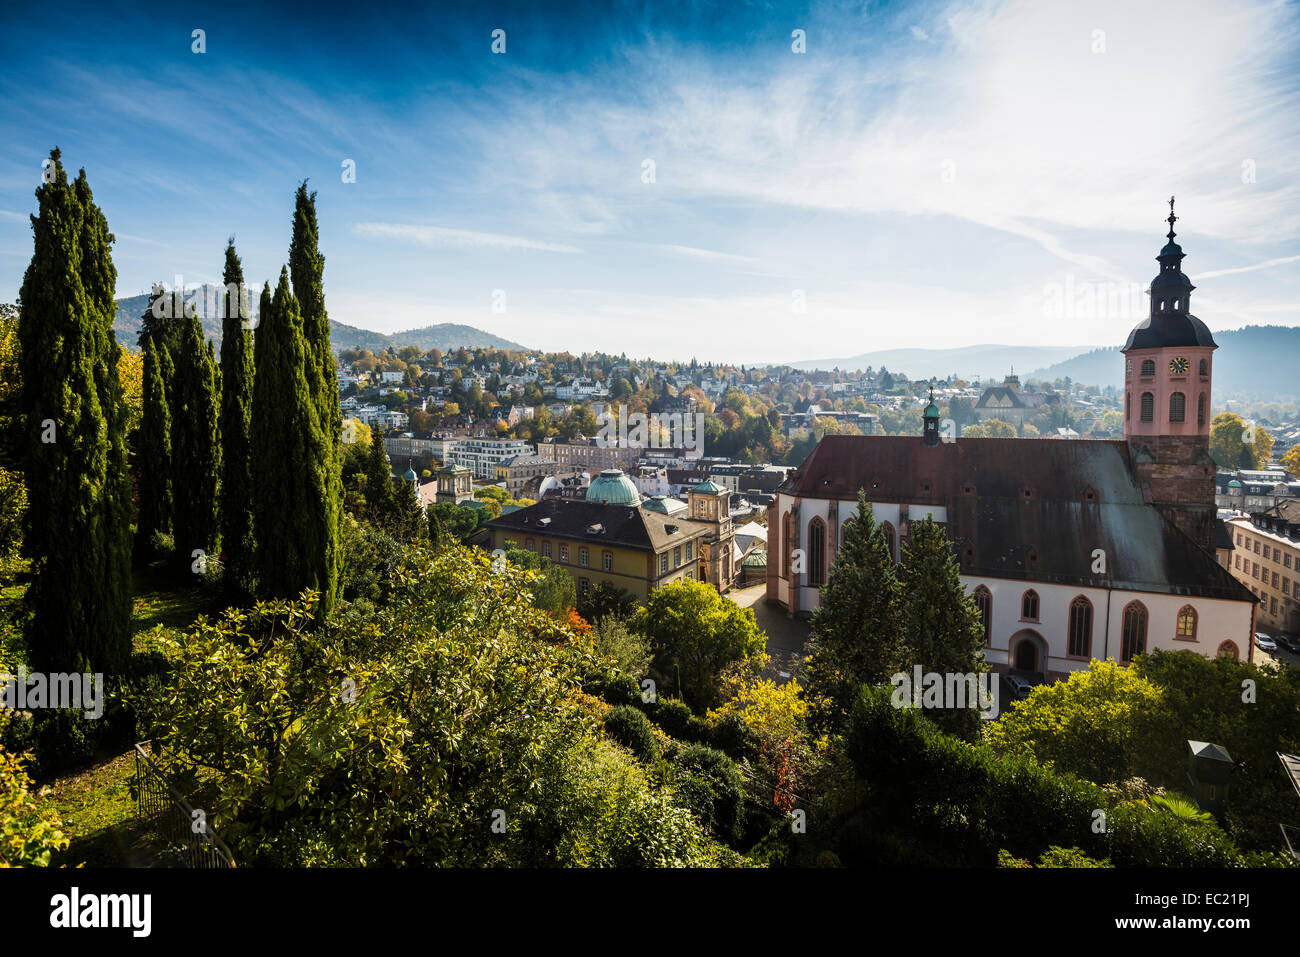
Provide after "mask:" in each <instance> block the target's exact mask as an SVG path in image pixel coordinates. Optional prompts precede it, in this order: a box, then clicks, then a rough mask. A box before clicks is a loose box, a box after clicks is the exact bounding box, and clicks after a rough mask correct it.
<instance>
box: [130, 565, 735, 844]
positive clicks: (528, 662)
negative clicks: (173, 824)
mask: <svg viewBox="0 0 1300 957" xmlns="http://www.w3.org/2000/svg"><path fill="white" fill-rule="evenodd" d="M492 565H493V563H492V559H491V557H490V556H489V555H487V554H486V553H483V552H481V551H478V550H476V549H466V548H459V547H451V548H445V549H442V550H440V551H437V552H433V551H430V550H429V549H426V548H423V547H414V548H412V549H410V550H409V551H408V553H407V559H406V562H405V563H404V564H403V566H402V567H401V568H399V569H397V570H396V571H395V572H394V575H393V582H392V591H391V594H390V596H389V599H388V601H387V602H386V603H385V604H384V605H382V606H372V605H369V604H364V605H363V604H362V603H356V604H353V605H351V606H349V607H345V608H343V609H341V610H340V612H339V613H338V614H337V615H336V616H335V617H334V618H332V619H330V620H329V621H327V622H324V623H322V622H317V621H314V620H312V618H311V616H310V609H311V607H312V601H313V596H311V595H309V594H308V595H304V598H303V599H302V600H299V601H296V602H292V603H289V602H275V603H266V604H259V605H257V606H256V607H255V608H254V609H253V610H252V611H249V612H236V611H228V612H227V613H226V614H225V615H224V616H223V617H222V618H221V619H220V620H218V621H215V622H208V621H202V620H201V621H200V622H199V623H198V625H197V626H196V627H195V628H194V629H193V630H192V632H191V633H190V634H188V635H179V634H172V635H168V636H166V638H165V639H164V641H163V644H164V645H165V650H166V652H167V653H168V655H169V656H170V657H171V658H172V659H173V660H174V662H175V667H174V671H173V672H172V675H171V681H170V683H169V684H168V685H167V686H166V687H165V688H164V689H163V690H162V691H161V693H159V694H157V695H156V696H155V697H154V700H153V701H152V702H151V707H150V708H149V710H148V714H149V715H150V717H151V718H152V720H153V733H154V735H155V744H156V746H157V747H158V748H160V749H161V750H162V751H163V752H164V753H165V754H167V755H168V760H169V762H170V767H172V768H173V769H181V770H185V771H188V772H189V778H188V780H189V781H190V782H191V783H192V784H193V785H194V786H200V785H201V786H202V787H204V788H205V789H206V792H207V793H208V795H210V797H207V798H205V800H207V802H208V803H207V809H208V812H209V813H208V820H209V822H210V823H211V824H212V825H213V827H214V829H215V830H216V831H217V832H218V833H220V834H221V835H222V837H223V838H224V839H225V840H226V841H227V843H228V844H230V845H231V846H232V848H233V849H234V852H235V855H236V858H237V859H238V860H240V861H241V862H242V863H248V864H269V865H292V866H301V865H311V864H325V865H343V866H363V865H422V866H428V865H448V866H491V865H518V866H539V865H553V864H560V865H565V864H590V865H611V866H634V865H639V864H655V865H670V864H677V865H704V864H716V863H729V862H733V856H731V855H730V852H728V851H726V849H724V848H723V847H721V845H719V844H717V842H715V841H713V840H712V839H710V838H709V837H708V835H707V834H706V833H705V832H704V830H703V829H702V828H701V827H700V826H699V825H698V824H697V823H696V822H695V821H694V820H692V818H691V816H690V814H689V813H688V812H686V811H684V810H682V809H680V808H678V807H677V806H676V805H675V804H674V803H673V799H672V793H671V789H670V788H668V787H667V786H666V785H663V784H662V783H659V782H657V781H656V780H654V779H652V778H651V777H650V776H649V775H647V774H646V773H645V772H644V770H643V769H641V768H640V767H639V765H638V764H637V762H636V761H635V759H634V758H632V757H631V756H630V755H628V754H626V753H625V752H622V751H620V750H619V749H618V748H616V747H614V746H613V745H611V744H608V743H606V741H605V739H604V738H603V736H602V735H601V733H600V727H599V723H598V719H597V718H596V717H595V716H594V715H593V714H592V712H591V711H590V709H589V708H588V706H587V705H586V704H585V703H584V699H583V698H582V696H581V695H580V693H579V687H578V686H579V678H580V676H581V675H583V674H590V673H591V672H592V671H593V670H594V667H595V666H594V662H593V661H592V659H591V657H590V654H589V651H588V650H587V648H586V645H585V643H584V642H582V641H579V640H577V637H576V636H575V635H570V634H567V632H564V631H563V629H562V627H561V626H557V624H556V622H555V620H554V619H553V618H552V617H551V616H550V615H548V614H546V613H544V612H542V611H540V610H538V609H537V608H535V607H534V606H533V605H532V603H531V600H530V597H529V596H530V591H529V589H528V580H527V577H526V573H525V572H524V571H523V570H521V569H518V568H515V567H514V566H512V565H509V564H508V563H507V565H506V567H505V568H504V569H503V570H501V571H494V569H493V567H492ZM557 628H560V631H559V632H558V634H560V635H561V636H562V637H565V638H566V640H563V641H558V642H557V641H554V640H553V638H554V637H555V636H556V635H557ZM180 779H181V780H182V781H185V780H187V779H186V778H185V777H181V778H180Z"/></svg>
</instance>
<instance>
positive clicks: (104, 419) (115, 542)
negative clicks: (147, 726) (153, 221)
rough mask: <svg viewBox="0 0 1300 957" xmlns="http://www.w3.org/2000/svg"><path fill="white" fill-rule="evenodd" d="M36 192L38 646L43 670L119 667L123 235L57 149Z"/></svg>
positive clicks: (125, 593) (29, 345) (28, 466)
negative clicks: (116, 327) (118, 262)
mask: <svg viewBox="0 0 1300 957" xmlns="http://www.w3.org/2000/svg"><path fill="white" fill-rule="evenodd" d="M36 199H37V202H38V207H39V213H38V215H37V216H34V217H32V230H33V233H34V250H33V254H32V260H31V263H30V265H29V266H28V267H27V272H26V274H25V275H24V277H23V285H22V290H21V293H20V302H21V315H20V320H19V339H20V343H21V348H22V355H23V360H24V377H23V395H22V401H21V409H22V413H23V420H24V438H25V440H26V450H25V451H26V455H25V463H24V464H25V471H26V476H27V486H28V495H29V506H30V507H29V508H28V511H27V520H28V527H27V530H26V538H25V544H26V547H27V548H28V549H29V552H30V554H31V555H32V557H33V559H34V561H33V572H34V577H33V581H32V584H31V586H30V587H29V588H28V590H27V600H28V602H29V605H30V608H31V611H32V619H31V628H30V632H29V635H28V647H29V648H30V653H31V659H32V661H31V663H32V665H33V667H34V670H42V671H84V670H100V671H110V672H111V671H117V670H120V668H121V667H122V666H123V665H124V664H125V663H126V660H127V658H128V657H129V655H130V653H131V636H130V617H131V588H130V561H131V542H130V521H131V515H130V510H131V484H130V477H129V475H128V473H127V452H126V436H125V424H126V411H127V410H126V406H125V403H124V401H123V397H122V388H121V384H120V383H119V381H118V377H117V361H118V355H119V351H120V350H119V347H118V345H117V341H116V339H115V338H114V336H113V319H114V317H115V315H116V312H117V307H116V303H115V302H114V299H113V295H114V287H115V285H116V281H117V271H116V269H115V268H114V267H113V260H112V254H111V246H112V243H113V235H112V233H110V232H109V230H108V222H107V220H106V219H105V218H104V214H103V213H102V212H101V211H100V209H99V207H98V206H96V205H95V202H94V198H93V196H92V194H91V191H90V185H89V183H87V181H86V172H85V170H84V169H83V170H81V172H80V174H79V175H78V177H77V179H76V181H75V182H74V183H72V184H69V182H68V177H67V174H66V172H65V171H64V169H63V165H62V163H61V162H60V154H59V151H58V150H57V149H55V150H52V151H51V153H50V165H49V167H48V174H47V177H46V181H45V182H44V183H42V185H41V186H40V187H39V188H38V189H37V190H36Z"/></svg>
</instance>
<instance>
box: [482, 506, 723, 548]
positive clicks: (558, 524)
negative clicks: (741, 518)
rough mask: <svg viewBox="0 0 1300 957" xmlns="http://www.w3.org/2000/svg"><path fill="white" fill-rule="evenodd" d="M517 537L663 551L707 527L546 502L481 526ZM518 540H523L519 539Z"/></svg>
mask: <svg viewBox="0 0 1300 957" xmlns="http://www.w3.org/2000/svg"><path fill="white" fill-rule="evenodd" d="M486 524H487V525H488V527H490V528H495V529H500V530H503V531H508V532H515V533H517V534H521V535H528V536H534V535H535V536H538V537H546V538H563V539H568V540H569V541H581V542H585V543H590V544H593V545H600V544H602V543H603V544H607V545H617V546H620V547H622V548H634V549H638V550H641V551H663V549H665V548H667V547H670V546H672V545H673V544H674V543H677V544H680V543H681V542H684V541H686V540H688V539H692V538H696V537H698V536H699V535H704V534H707V533H709V532H710V528H709V526H708V525H704V524H701V523H700V522H692V521H688V520H686V519H683V518H678V517H676V516H671V515H665V514H663V513H662V512H654V511H650V510H648V509H644V508H637V507H635V506H628V505H609V504H605V503H603V502H588V501H579V500H575V499H562V498H547V499H543V500H542V501H540V502H538V503H537V504H536V505H530V506H528V507H527V508H521V509H520V510H519V511H517V512H512V513H511V514H509V515H506V514H504V513H503V514H502V515H501V517H500V518H496V519H493V520H492V521H490V522H487V523H486ZM521 541H522V539H521Z"/></svg>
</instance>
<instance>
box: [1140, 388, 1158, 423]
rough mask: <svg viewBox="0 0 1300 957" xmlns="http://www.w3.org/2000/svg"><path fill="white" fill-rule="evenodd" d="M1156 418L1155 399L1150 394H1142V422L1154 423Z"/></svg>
mask: <svg viewBox="0 0 1300 957" xmlns="http://www.w3.org/2000/svg"><path fill="white" fill-rule="evenodd" d="M1155 418H1156V397H1155V396H1153V395H1152V394H1151V393H1150V392H1143V393H1142V421H1143V422H1154V421H1155Z"/></svg>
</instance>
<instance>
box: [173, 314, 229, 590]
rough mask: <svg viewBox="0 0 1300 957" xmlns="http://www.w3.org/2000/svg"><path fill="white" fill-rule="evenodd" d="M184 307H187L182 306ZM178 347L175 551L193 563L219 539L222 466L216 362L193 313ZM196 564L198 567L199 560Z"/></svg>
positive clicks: (181, 321)
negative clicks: (219, 490)
mask: <svg viewBox="0 0 1300 957" xmlns="http://www.w3.org/2000/svg"><path fill="white" fill-rule="evenodd" d="M184 312H188V310H184ZM175 321H176V322H177V323H178V324H179V325H180V352H179V354H178V355H177V357H176V373H175V387H174V389H173V392H172V406H171V413H172V461H173V463H174V467H173V471H172V494H173V496H174V499H175V519H174V532H173V534H174V536H175V539H176V557H177V560H178V562H179V564H180V565H181V566H182V567H185V568H194V567H195V564H194V563H195V556H194V554H193V553H194V552H195V551H202V552H203V553H204V555H205V556H207V555H211V554H212V553H213V549H214V546H215V545H216V543H217V535H218V522H217V482H218V478H219V476H220V468H221V446H220V437H219V435H218V432H217V422H218V406H219V403H218V399H217V380H216V366H215V364H214V362H213V359H212V354H211V353H210V352H209V351H208V348H207V345H206V343H205V342H204V338H203V324H202V323H201V322H200V321H199V317H198V315H197V313H195V314H193V315H185V314H183V315H182V316H181V318H179V319H177V320H175ZM197 567H200V568H201V567H202V565H199V566H197Z"/></svg>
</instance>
